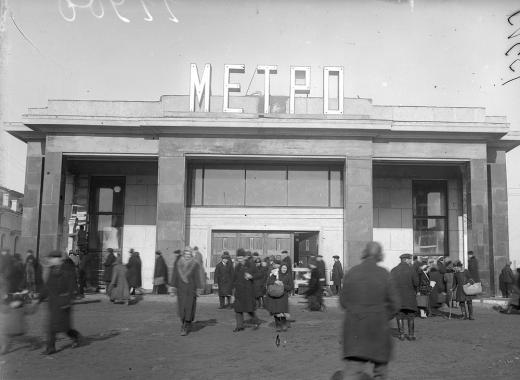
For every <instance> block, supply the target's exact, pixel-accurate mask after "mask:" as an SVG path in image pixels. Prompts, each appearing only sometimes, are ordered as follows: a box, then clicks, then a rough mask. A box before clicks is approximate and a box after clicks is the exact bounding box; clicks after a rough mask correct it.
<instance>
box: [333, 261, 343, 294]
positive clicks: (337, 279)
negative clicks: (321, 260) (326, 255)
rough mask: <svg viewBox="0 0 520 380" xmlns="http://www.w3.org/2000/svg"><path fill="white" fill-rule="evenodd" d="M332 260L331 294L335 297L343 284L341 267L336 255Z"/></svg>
mask: <svg viewBox="0 0 520 380" xmlns="http://www.w3.org/2000/svg"><path fill="white" fill-rule="evenodd" d="M332 258H333V259H334V265H333V266H332V283H333V288H332V289H333V291H332V293H333V294H334V295H337V294H339V293H340V292H341V283H342V282H343V267H342V265H341V262H340V261H339V256H338V255H334V256H332Z"/></svg>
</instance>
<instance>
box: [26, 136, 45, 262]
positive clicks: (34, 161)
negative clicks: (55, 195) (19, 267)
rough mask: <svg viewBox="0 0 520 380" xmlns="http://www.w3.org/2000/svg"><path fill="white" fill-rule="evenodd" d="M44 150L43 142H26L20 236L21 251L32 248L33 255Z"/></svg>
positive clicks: (35, 246) (36, 236)
mask: <svg viewBox="0 0 520 380" xmlns="http://www.w3.org/2000/svg"><path fill="white" fill-rule="evenodd" d="M44 150H45V144H44V143H43V142H40V141H30V142H28V143H27V159H26V164H25V189H24V198H23V214H22V237H21V249H22V251H21V253H22V254H24V255H25V252H27V250H28V249H30V250H32V251H33V252H34V255H35V256H36V255H37V254H38V235H39V221H40V193H41V190H42V170H43V154H44Z"/></svg>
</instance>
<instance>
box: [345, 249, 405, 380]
mask: <svg viewBox="0 0 520 380" xmlns="http://www.w3.org/2000/svg"><path fill="white" fill-rule="evenodd" d="M361 258H362V262H361V264H359V265H356V266H354V267H353V268H352V269H350V270H349V271H348V272H347V274H346V275H345V277H344V281H343V290H342V292H341V295H340V303H341V306H342V307H343V308H344V309H345V319H344V323H343V358H344V360H345V370H344V373H343V376H344V377H343V378H344V379H348V380H351V379H360V378H362V377H361V376H363V374H364V370H365V366H366V364H367V363H372V364H373V365H374V369H373V373H374V376H373V377H374V378H375V379H387V377H388V362H389V361H390V359H391V355H392V339H391V334H390V326H389V323H388V322H389V321H390V320H391V319H393V318H394V316H395V315H396V313H397V311H398V310H399V299H398V298H399V296H398V295H397V292H396V290H395V288H394V285H393V282H392V280H391V277H390V273H388V271H387V270H386V269H384V268H381V267H380V266H379V265H377V263H378V262H381V261H382V260H383V249H382V247H381V245H380V244H379V243H376V242H370V243H368V244H367V246H366V248H365V249H364V250H363V254H362V257H361Z"/></svg>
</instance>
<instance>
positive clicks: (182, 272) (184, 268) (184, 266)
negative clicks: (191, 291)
mask: <svg viewBox="0 0 520 380" xmlns="http://www.w3.org/2000/svg"><path fill="white" fill-rule="evenodd" d="M195 264H197V262H196V261H195V260H194V259H191V260H186V259H185V258H184V256H181V257H179V259H178V260H177V273H179V276H180V277H181V280H182V282H184V283H186V284H188V283H189V279H188V276H189V275H190V274H191V272H192V271H193V268H195Z"/></svg>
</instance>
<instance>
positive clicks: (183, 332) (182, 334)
mask: <svg viewBox="0 0 520 380" xmlns="http://www.w3.org/2000/svg"><path fill="white" fill-rule="evenodd" d="M186 335H188V331H186V329H185V328H184V327H183V328H182V329H181V336H186Z"/></svg>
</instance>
